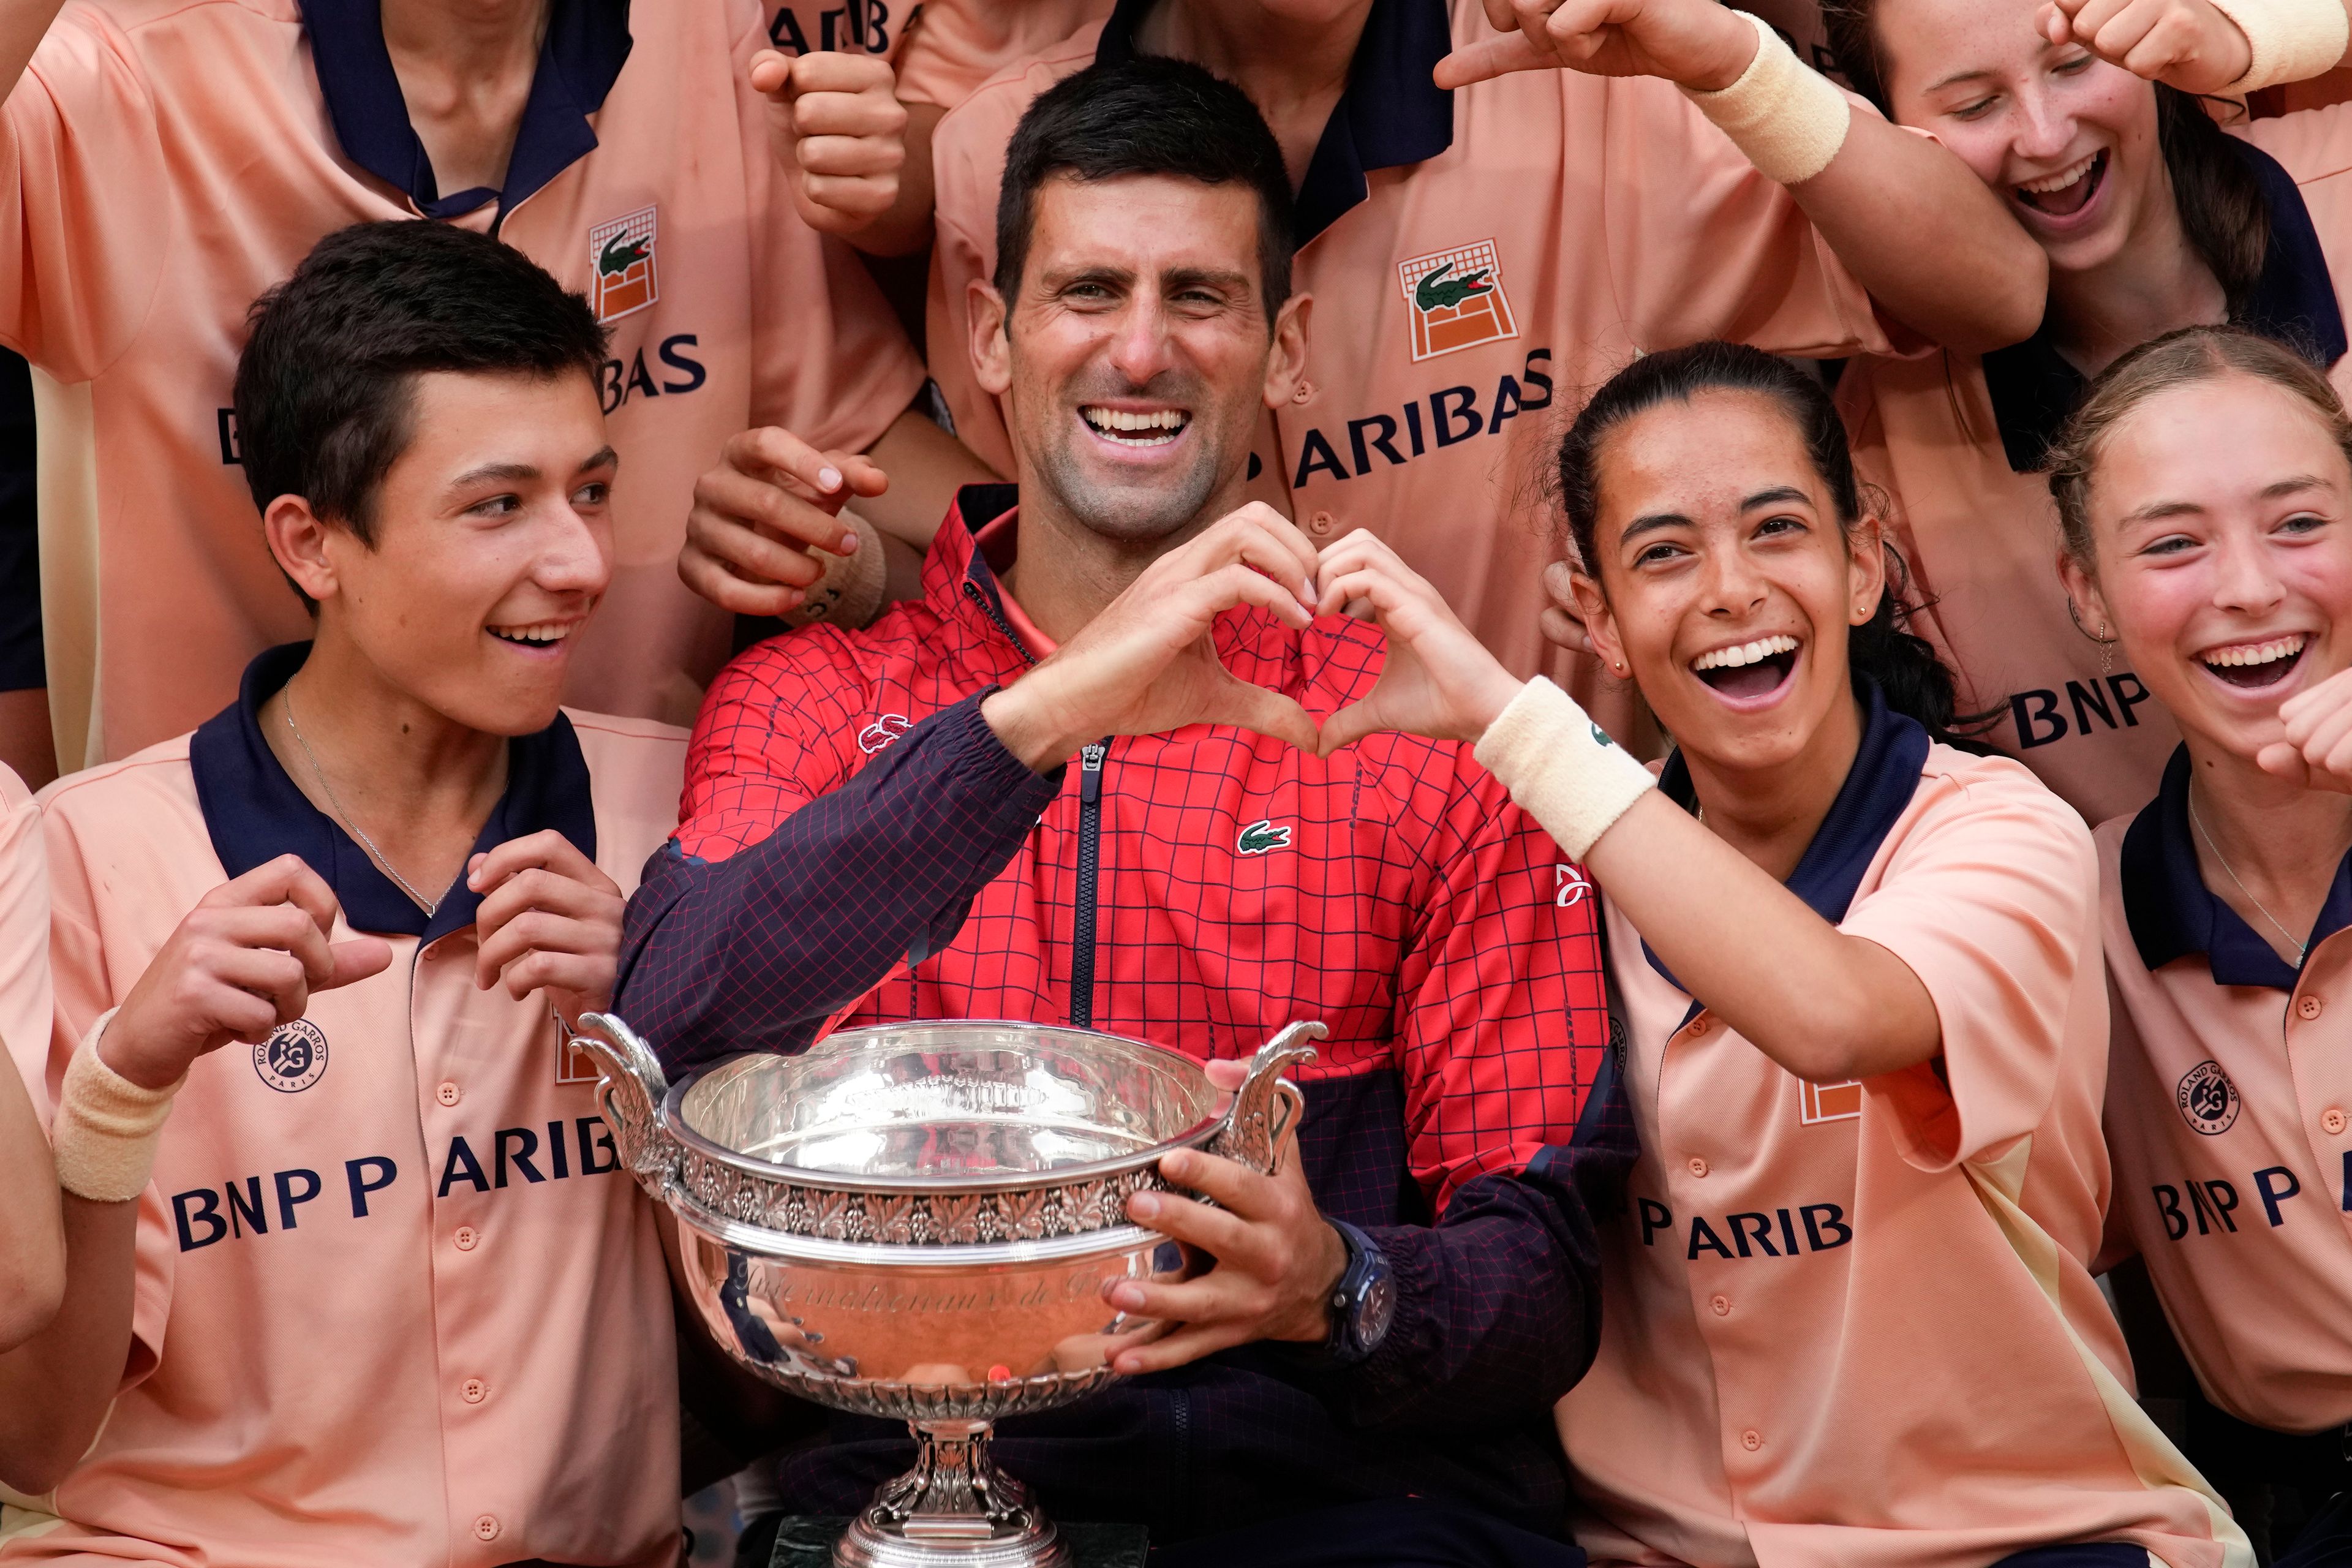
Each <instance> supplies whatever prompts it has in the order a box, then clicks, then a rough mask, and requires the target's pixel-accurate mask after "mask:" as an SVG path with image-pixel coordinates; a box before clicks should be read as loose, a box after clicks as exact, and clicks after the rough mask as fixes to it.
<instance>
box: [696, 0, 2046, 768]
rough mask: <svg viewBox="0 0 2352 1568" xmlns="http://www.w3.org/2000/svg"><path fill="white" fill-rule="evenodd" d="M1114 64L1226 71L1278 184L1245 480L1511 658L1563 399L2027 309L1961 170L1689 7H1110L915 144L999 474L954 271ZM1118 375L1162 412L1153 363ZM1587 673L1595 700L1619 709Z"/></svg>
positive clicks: (975, 417) (1229, 2) (1998, 324)
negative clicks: (1283, 249)
mask: <svg viewBox="0 0 2352 1568" xmlns="http://www.w3.org/2000/svg"><path fill="white" fill-rule="evenodd" d="M1139 55H1160V56H1168V57H1172V58H1181V59H1185V60H1189V61H1191V62H1192V63H1195V64H1198V65H1202V66H1204V67H1206V68H1209V69H1210V70H1212V71H1213V72H1215V73H1216V74H1218V75H1220V76H1222V77H1223V78H1225V79H1228V80H1231V81H1233V82H1234V83H1235V84H1236V85H1238V86H1240V87H1241V88H1242V89H1244V91H1245V92H1247V93H1248V94H1249V95H1250V96H1251V98H1252V100H1253V101H1255V103H1256V104H1257V105H1258V107H1259V109H1260V111H1261V112H1263V113H1264V114H1265V116H1266V117H1267V120H1268V121H1269V123H1270V124H1271V125H1272V126H1273V127H1274V130H1275V133H1276V139H1277V140H1278V141H1279V142H1280V143H1281V145H1282V148H1283V153H1284V161H1285V163H1286V167H1287V170H1288V174H1289V178H1290V181H1291V184H1292V189H1293V191H1294V193H1295V195H1296V197H1297V223H1296V237H1297V244H1298V247H1299V250H1298V258H1297V267H1298V273H1299V286H1300V289H1301V290H1302V291H1303V292H1307V293H1308V294H1310V295H1311V296H1312V297H1313V298H1314V300H1315V301H1316V305H1315V309H1316V312H1317V317H1318V321H1320V322H1321V323H1322V324H1323V327H1322V330H1321V331H1318V333H1317V334H1316V336H1315V339H1314V344H1313V348H1312V351H1311V352H1312V354H1313V359H1312V362H1311V363H1309V364H1308V366H1307V374H1306V375H1305V377H1304V378H1303V379H1302V380H1301V382H1300V383H1299V384H1298V386H1297V390H1296V391H1295V393H1294V394H1293V395H1292V401H1291V402H1290V403H1289V404H1288V405H1285V406H1284V407H1282V408H1279V409H1276V410H1273V411H1270V412H1269V413H1267V414H1266V415H1265V416H1264V417H1263V418H1262V419H1261V420H1260V421H1259V423H1258V426H1257V429H1256V432H1255V437H1254V439H1253V447H1252V462H1251V472H1252V474H1253V476H1254V479H1253V487H1252V490H1251V494H1252V496H1253V498H1254V499H1256V500H1265V501H1267V502H1268V503H1270V504H1273V505H1275V506H1276V507H1277V508H1279V509H1281V510H1285V511H1286V512H1287V513H1288V514H1290V515H1291V516H1293V517H1294V518H1295V520H1296V521H1297V522H1298V524H1299V525H1300V527H1302V528H1303V529H1305V530H1306V531H1307V534H1308V537H1310V538H1312V539H1314V540H1316V541H1317V542H1330V541H1333V540H1336V539H1338V538H1339V536H1340V535H1342V534H1344V533H1346V532H1348V531H1349V530H1350V529H1353V528H1357V527H1367V528H1370V529H1373V530H1375V531H1379V532H1380V533H1381V535H1382V537H1384V538H1387V539H1389V540H1391V542H1394V543H1395V544H1396V545H1397V547H1398V549H1399V550H1400V551H1401V552H1402V553H1403V554H1404V555H1405V557H1406V558H1407V559H1408V560H1409V561H1411V562H1412V563H1414V565H1415V566H1416V568H1417V569H1419V570H1421V571H1423V572H1426V573H1428V574H1430V576H1431V579H1432V580H1433V582H1435V583H1437V584H1439V585H1440V587H1441V588H1443V589H1444V592H1445V594H1446V596H1447V598H1448V600H1449V601H1450V602H1451V603H1453V604H1454V605H1457V606H1458V607H1459V608H1460V609H1461V611H1462V613H1463V615H1464V616H1465V618H1466V619H1467V620H1468V621H1469V623H1470V625H1471V626H1473V627H1475V629H1476V630H1477V631H1478V633H1479V635H1480V636H1481V637H1483V638H1485V639H1486V642H1487V644H1488V646H1490V647H1494V648H1495V649H1496V652H1497V654H1498V655H1499V656H1500V657H1501V658H1503V659H1504V661H1505V662H1506V663H1507V665H1509V666H1510V667H1511V668H1515V669H1517V670H1519V671H1520V672H1521V673H1532V672H1533V671H1534V670H1535V669H1536V668H1538V667H1539V666H1543V665H1546V664H1547V661H1548V660H1549V659H1554V658H1558V657H1559V656H1555V655H1550V654H1548V653H1547V650H1546V647H1545V644H1544V642H1543V639H1542V637H1540V635H1539V634H1538V629H1537V612H1538V609H1539V608H1540V607H1541V604H1542V596H1541V589H1540V585H1539V568H1540V567H1541V566H1542V564H1543V562H1544V560H1545V557H1546V553H1547V550H1548V537H1547V531H1546V529H1545V527H1544V525H1543V520H1542V508H1541V505H1540V501H1539V492H1540V486H1539V484H1538V483H1537V482H1536V481H1537V478H1538V475H1539V473H1540V470H1541V468H1542V467H1543V463H1544V448H1545V447H1546V445H1547V441H1548V436H1549V428H1550V422H1551V421H1552V420H1553V419H1554V418H1555V417H1556V416H1558V415H1559V413H1561V412H1562V411H1563V410H1564V408H1565V407H1566V402H1564V401H1562V400H1563V399H1569V400H1572V398H1573V396H1574V395H1575V394H1576V393H1577V391H1578V390H1579V389H1581V388H1583V387H1586V386H1590V385H1591V384H1593V383H1595V382H1597V381H1598V380H1600V379H1601V377H1602V376H1603V375H1605V374H1607V373H1608V371H1609V370H1611V369H1612V368H1614V367H1615V366H1616V365H1619V364H1622V363H1624V362H1625V361H1626V360H1628V359H1631V358H1632V357H1633V355H1634V354H1635V353H1639V352H1643V351H1646V350H1654V349H1658V348H1663V347H1668V346H1671V345H1673V344H1675V343H1677V342H1690V341H1692V340H1693V339H1696V338H1704V337H1710V336H1736V337H1741V338H1745V339H1748V340H1750V341H1753V342H1758V343H1760V344H1763V345H1764V346H1766V347H1769V348H1771V349H1774V350H1777V351H1782V352H1787V353H1807V354H1839V353H1853V352H1854V351H1855V350H1856V349H1857V348H1861V347H1865V346H1867V347H1883V346H1886V345H1887V344H1888V342H1889V341H1890V339H1889V334H1890V333H1895V334H1896V335H1901V332H1902V329H1900V328H1896V327H1894V326H1893V325H1891V324H1890V323H1891V322H1895V321H1899V322H1901V323H1903V324H1904V326H1906V327H1907V328H1909V329H1912V330H1915V331H1918V332H1921V333H1925V334H1927V335H1928V336H1930V337H1934V338H1937V339H1939V340H1943V341H1950V342H1965V343H1969V344H1970V345H1973V346H1976V347H1991V346H1994V345H1996V344H1999V343H2002V342H2013V341H2014V340H2015V339H2016V338H2018V337H2020V336H2021V335H2023V334H2024V333H2025V332H2027V331H2030V330H2031V329H2032V322H2033V321H2034V319H2035V317H2036V315H2037V313H2038V310H2039V304H2040V298H2041V293H2042V263H2041V258H2040V254H2039V252H2038V251H2037V250H2035V248H2034V247H2032V245H2030V244H2029V243H2027V242H2026V241H2025V239H2024V237H2023V236H2022V235H2021V233H2020V232H2019V230H2018V229H2017V227H2016V226H2015V225H2014V224H2013V223H2012V222H2011V221H2010V220H2009V219H2008V218H2007V217H2006V216H2003V214H2002V212H2001V210H2000V202H1999V201H1998V200H1997V199H1995V198H1994V197H1993V196H1991V195H1990V194H1989V193H1987V192H1985V191H1984V190H1983V189H1982V188H1981V187H1980V186H1979V184H1977V182H1975V181H1974V180H1973V179H1972V178H1971V177H1969V174H1968V171H1967V170H1966V169H1965V168H1964V167H1962V166H1961V165H1960V164H1959V163H1957V162H1956V161H1954V160H1952V159H1951V158H1950V157H1949V156H1948V155H1947V154H1946V153H1943V152H1942V151H1941V150H1940V149H1939V148H1937V147H1936V146H1935V145H1934V144H1933V143H1932V142H1928V141H1927V140H1926V139H1924V138H1920V137H1916V136H1909V135H1905V134H1901V133H1899V132H1895V131H1894V130H1893V129H1892V128H1890V127H1889V126H1887V125H1886V124H1885V122H1884V121H1882V120H1880V119H1879V118H1878V117H1877V116H1876V115H1874V114H1873V113H1872V112H1870V111H1869V110H1867V108H1864V109H1860V110H1856V109H1854V108H1853V106H1852V104H1851V103H1850V101H1849V100H1848V99H1847V98H1846V96H1845V95H1843V94H1842V93H1840V92H1839V91H1837V90H1836V89H1834V88H1833V87H1832V86H1831V85H1830V83H1829V82H1828V81H1827V80H1826V79H1822V78H1821V77H1820V76H1818V75H1816V74H1814V73H1813V72H1812V71H1811V70H1810V69H1808V68H1806V67H1804V66H1803V65H1801V64H1800V63H1799V61H1798V60H1797V58H1795V57H1794V55H1793V54H1792V53H1791V52H1790V49H1789V48H1788V47H1787V46H1786V45H1785V44H1784V43H1783V42H1782V41H1781V40H1780V37H1778V35H1776V34H1774V33H1772V32H1771V30H1770V29H1769V28H1768V27H1766V26H1763V24H1761V23H1759V22H1757V21H1755V20H1754V19H1753V18H1751V17H1748V16H1744V15H1742V14H1739V13H1737V12H1733V11H1729V10H1727V9H1725V8H1724V7H1722V6H1719V5H1716V4H1714V3H1713V0H1640V3H1638V4H1614V3H1610V4H1603V3H1602V0H1570V3H1569V4H1565V5H1559V6H1558V7H1557V8H1556V9H1555V8H1554V7H1553V6H1552V5H1550V4H1549V0H1528V3H1527V4H1526V5H1523V6H1521V7H1520V8H1519V9H1517V10H1514V9H1513V7H1512V6H1511V5H1507V4H1505V3H1504V0H1494V3H1493V4H1490V5H1485V6H1483V7H1482V6H1481V5H1479V4H1477V3H1475V0H1127V3H1126V4H1123V5H1119V6H1118V8H1117V9H1116V10H1115V11H1114V12H1113V13H1112V14H1111V16H1109V17H1108V19H1107V20H1104V21H1102V22H1100V23H1097V24H1090V25H1089V26H1086V27H1084V28H1081V29H1080V30H1078V31H1077V32H1076V33H1074V34H1073V35H1071V36H1070V37H1068V38H1067V39H1066V40H1065V41H1064V42H1062V43H1061V44H1059V45H1058V46H1056V47H1054V48H1053V49H1051V50H1049V51H1047V52H1046V53H1045V55H1044V56H1043V57H1042V58H1039V59H1037V60H1036V61H1034V63H1032V64H1031V65H1030V66H1029V67H1028V68H1027V69H1025V70H1024V71H1020V72H1011V71H1007V72H1004V73H1001V74H1000V75H998V76H997V77H996V78H995V79H993V80H992V81H991V82H990V83H989V84H988V85H986V86H985V87H983V88H982V89H980V90H978V91H977V92H975V93H974V94H973V95H972V96H971V98H970V99H968V100H965V101H964V102H963V103H962V104H961V106H960V107H958V108H956V109H955V110H952V111H951V112H950V114H949V115H948V116H947V117H946V119H944V120H942V121H940V130H939V133H938V136H937V138H936V140H935V142H934V144H933V163H934V165H935V169H934V174H935V179H936V182H937V189H938V198H937V199H938V246H937V247H936V249H935V251H934V253H933V279H932V295H931V304H930V312H929V322H930V326H929V350H930V360H931V371H932V374H933V375H934V376H935V377H936V378H937V380H938V382H939V384H940V387H941V388H942V390H943V391H944V393H945V395H946V397H947V401H948V405H949V406H950V409H951V410H952V412H953V414H954V418H955V425H956V428H957V430H958V432H959V433H960V435H961V438H962V439H963V440H964V441H965V443H966V444H967V445H969V446H970V447H971V449H972V450H973V451H974V452H975V453H976V454H978V455H979V456H980V457H981V458H982V459H983V460H984V461H987V462H989V463H991V464H992V465H993V466H994V467H996V468H999V469H1000V470H1001V471H1005V472H1010V468H1009V467H1008V465H1009V464H1010V463H1011V462H1012V461H1013V449H1012V437H1011V436H1010V435H1009V433H1008V425H1007V421H1006V416H1005V414H1004V411H1003V407H1002V404H1001V400H999V399H996V398H993V397H991V396H990V395H988V394H987V393H986V392H985V391H984V390H983V389H982V386H981V385H980V384H979V382H978V381H977V380H976V379H975V374H974V371H973V369H972V367H971V364H970V363H968V359H967V356H966V355H965V353H964V352H963V350H964V345H965V344H966V343H968V342H970V341H971V322H972V321H973V320H974V319H975V316H976V313H977V311H978V310H979V309H980V307H979V306H978V305H977V304H976V301H977V300H979V299H980V297H981V296H980V293H979V290H981V289H983V288H984V287H985V286H986V285H988V284H989V283H991V282H992V281H993V282H994V283H995V284H997V285H998V286H1000V287H1002V286H1003V284H1004V283H1005V281H1006V280H1005V279H1003V277H1002V276H1000V275H999V269H1000V268H1001V266H1002V265H1003V245H1002V243H1001V240H1000V237H999V236H998V234H997V232H996V227H995V220H996V214H997V193H998V186H999V184H1000V181H1001V177H1002V173H1003V166H1004V149H1005V146H1006V143H1007V142H1008V140H1009V139H1010V137H1011V136H1012V133H1013V126H1014V124H1015V122H1016V121H1018V120H1019V119H1020V117H1021V114H1022V112H1023V110H1024V108H1025V107H1026V106H1027V105H1028V104H1029V102H1030V101H1031V100H1034V98H1035V97H1036V96H1037V95H1038V94H1039V93H1040V92H1042V91H1044V90H1045V89H1046V88H1048V87H1050V86H1051V85H1052V84H1053V83H1054V82H1055V81H1057V80H1059V79H1062V78H1065V77H1066V76H1068V75H1070V74H1071V73H1073V72H1075V71H1076V70H1078V69H1079V68H1082V67H1084V66H1086V65H1087V64H1088V63H1090V62H1113V61H1119V60H1124V59H1127V58H1132V57H1135V56H1139ZM1678 88H1679V90H1678ZM1710 120H1712V121H1714V123H1712V124H1710V123H1709V121H1710ZM1718 126H1720V127H1723V129H1717V127H1718ZM1726 131H1728V132H1730V134H1729V135H1728V136H1727V134H1726V133H1725V132H1726ZM1134 394H1135V396H1136V398H1137V399H1138V400H1139V405H1138V406H1139V412H1142V413H1147V414H1149V415H1150V416H1152V417H1155V418H1158V419H1160V420H1163V421H1165V420H1171V419H1173V420H1181V419H1183V418H1186V417H1189V413H1188V411H1187V410H1186V409H1184V408H1183V407H1182V406H1181V399H1180V398H1177V397H1175V396H1173V395H1171V393H1170V391H1169V389H1168V388H1167V387H1166V386H1165V385H1158V386H1155V385H1150V384H1143V385H1139V386H1138V387H1136V388H1135V389H1134ZM740 532H741V533H744V534H748V530H745V531H740ZM1560 668H1563V669H1564V668H1565V665H1564V664H1563V665H1561V666H1560ZM1598 673H1599V672H1598V671H1597V669H1594V668H1590V667H1587V668H1586V669H1585V674H1586V675H1587V676H1591V677H1593V678H1595V679H1597V678H1598ZM1591 694H1592V695H1593V696H1594V700H1596V701H1598V700H1601V691H1600V689H1599V688H1596V689H1595V690H1594V691H1593V692H1592V693H1591ZM1607 695H1608V700H1609V704H1610V706H1609V708H1608V710H1607V711H1606V712H1605V713H1604V718H1605V719H1606V720H1607V721H1609V722H1612V723H1617V724H1624V723H1627V722H1629V721H1631V718H1632V716H1633V712H1634V708H1633V704H1632V703H1631V701H1630V700H1629V698H1628V693H1627V691H1626V689H1624V688H1622V685H1613V686H1610V687H1608V688H1607Z"/></svg>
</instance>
